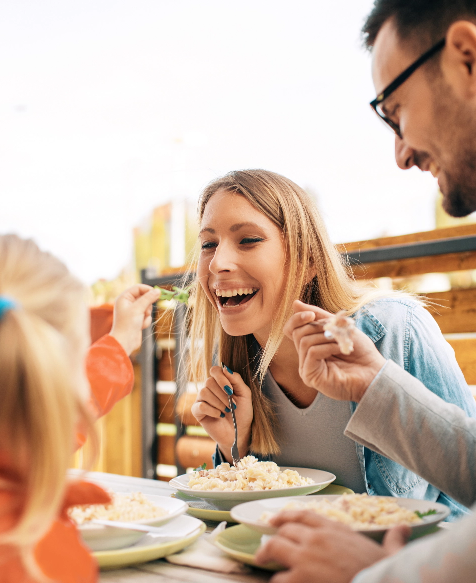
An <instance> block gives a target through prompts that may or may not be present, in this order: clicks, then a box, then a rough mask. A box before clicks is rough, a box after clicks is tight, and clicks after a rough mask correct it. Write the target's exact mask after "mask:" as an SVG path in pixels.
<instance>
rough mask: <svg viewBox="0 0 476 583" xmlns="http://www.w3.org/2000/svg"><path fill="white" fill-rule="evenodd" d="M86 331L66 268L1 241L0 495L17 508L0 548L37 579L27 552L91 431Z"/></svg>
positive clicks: (27, 244)
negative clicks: (78, 444) (78, 445)
mask: <svg viewBox="0 0 476 583" xmlns="http://www.w3.org/2000/svg"><path fill="white" fill-rule="evenodd" d="M87 326H88V319H87V309H86V303H85V291H84V288H83V286H82V285H81V284H80V283H79V282H78V281H77V280H76V279H75V278H74V277H73V276H72V275H71V274H70V273H69V272H68V270H67V269H66V267H65V266H64V265H63V264H62V263H61V262H60V261H58V260H57V259H55V258H54V257H52V256H51V255H49V254H47V253H44V252H42V251H40V250H39V249H38V247H37V246H36V245H35V244H34V243H33V242H32V241H25V240H22V239H20V238H18V237H16V236H14V235H6V236H0V491H2V492H4V493H6V494H7V495H10V494H11V499H12V500H14V501H17V502H16V503H17V505H18V507H13V508H11V509H10V510H13V511H16V515H17V519H15V520H14V523H13V524H12V526H11V528H10V529H9V530H8V531H5V532H3V533H1V534H0V545H5V544H11V545H12V546H13V547H14V548H16V549H17V550H18V551H19V552H20V554H21V556H22V557H23V559H24V561H25V564H26V566H27V567H29V569H30V571H31V572H32V574H33V575H36V576H37V578H41V577H39V573H38V572H37V571H36V572H35V568H34V562H33V560H32V557H33V556H32V552H31V551H32V549H33V547H34V545H35V543H36V542H37V541H38V540H39V539H41V538H42V536H43V535H44V534H45V533H46V532H47V531H48V530H49V528H50V526H51V524H52V523H53V521H54V519H55V517H56V516H57V515H58V512H59V510H60V507H61V504H62V502H63V499H64V494H65V486H66V477H67V476H66V474H67V470H68V467H69V466H70V464H71V461H72V454H73V451H74V448H75V435H76V428H77V427H78V424H79V425H81V427H82V428H87V429H90V428H91V426H92V423H91V420H90V417H89V416H88V413H87V406H86V403H87V399H88V396H89V389H88V386H87V380H86V376H85V371H84V357H85V355H86V350H87V347H88V345H89V336H88V329H87ZM17 490H18V491H17ZM0 569H1V567H0Z"/></svg>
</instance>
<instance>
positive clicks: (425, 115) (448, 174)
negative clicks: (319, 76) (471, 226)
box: [372, 21, 476, 217]
mask: <svg viewBox="0 0 476 583" xmlns="http://www.w3.org/2000/svg"><path fill="white" fill-rule="evenodd" d="M428 48H429V47H428ZM444 50H446V49H444ZM420 54H421V53H419V52H417V51H416V50H413V49H412V48H411V47H410V46H409V45H408V43H406V44H403V43H402V42H401V41H400V40H399V37H398V35H397V33H396V30H395V28H394V26H393V23H392V21H387V22H386V23H385V24H384V26H383V27H382V29H381V31H380V32H379V34H378V36H377V39H376V42H375V45H374V49H373V66H372V76H373V80H374V85H375V89H376V92H377V94H379V93H381V92H382V90H383V89H384V88H385V87H387V85H389V83H391V82H392V81H393V80H394V79H395V78H396V77H397V76H398V75H399V74H400V73H401V72H402V71H404V70H405V69H406V68H407V67H408V66H409V65H411V64H412V63H413V62H414V61H415V60H416V59H417V58H418V57H419V56H420ZM434 58H435V59H436V58H438V57H434ZM452 79H453V77H452ZM383 108H384V111H385V113H386V115H387V116H388V117H389V118H390V119H391V120H392V121H394V122H395V123H397V124H398V125H399V126H400V130H401V134H402V139H400V138H398V137H395V158H396V161H397V164H398V166H399V167H400V168H402V169H409V168H411V167H412V166H418V168H420V169H421V170H422V171H430V172H431V173H432V174H433V176H435V177H436V178H437V179H438V185H439V187H440V190H441V191H442V193H443V206H444V208H445V210H446V211H447V212H448V213H449V214H450V215H452V216H455V217H461V216H466V215H468V214H469V213H471V212H473V211H475V210H476V110H475V108H474V103H473V102H470V101H465V100H463V99H461V98H458V96H457V95H456V94H455V93H454V91H453V88H452V86H451V83H449V82H448V81H447V80H446V76H445V73H444V72H443V71H442V70H440V68H439V65H438V63H434V62H432V63H431V64H425V65H423V66H422V67H420V68H419V69H417V70H416V71H415V72H414V73H413V74H412V75H411V76H410V77H409V79H407V80H406V81H405V82H404V83H403V84H402V85H401V86H400V87H399V88H398V89H397V90H396V91H395V92H394V93H392V94H391V95H390V96H389V97H388V99H386V100H385V101H384V102H383Z"/></svg>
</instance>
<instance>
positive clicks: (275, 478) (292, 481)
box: [188, 455, 314, 492]
mask: <svg viewBox="0 0 476 583" xmlns="http://www.w3.org/2000/svg"><path fill="white" fill-rule="evenodd" d="M313 483H314V482H313V480H311V478H304V477H302V476H300V475H299V473H298V472H296V471H295V470H289V469H288V470H283V471H281V470H280V469H279V466H278V465H277V464H275V463H274V462H260V461H258V460H257V459H256V458H255V457H254V456H252V455H248V456H246V457H244V458H242V459H241V460H240V461H239V462H238V463H237V464H236V466H230V464H228V463H223V464H220V465H219V466H217V467H216V468H215V469H214V470H201V469H197V470H195V471H194V472H193V473H192V476H191V477H190V480H189V482H188V486H189V488H191V489H192V490H216V491H221V492H249V491H257V490H277V489H280V488H293V487H295V486H308V485H310V484H313Z"/></svg>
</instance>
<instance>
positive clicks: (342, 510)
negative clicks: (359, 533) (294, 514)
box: [260, 494, 423, 530]
mask: <svg viewBox="0 0 476 583" xmlns="http://www.w3.org/2000/svg"><path fill="white" fill-rule="evenodd" d="M284 510H306V511H311V512H315V513H316V514H319V515H320V516H324V517H325V518H329V519H330V520H336V521H338V522H341V523H344V524H346V525H347V526H349V527H350V528H352V529H353V530H372V529H377V528H378V529H380V528H387V527H390V526H396V525H400V524H406V525H408V526H412V525H415V524H421V523H422V522H423V521H422V519H421V518H420V517H419V516H418V515H417V514H416V513H415V512H413V511H412V510H408V509H407V508H403V507H402V506H399V505H398V504H397V503H396V502H394V501H393V500H389V499H388V498H382V497H379V496H368V495H367V494H344V495H342V496H341V497H340V498H337V499H335V500H332V501H331V500H328V499H327V498H322V499H320V500H306V501H303V502H300V501H292V502H289V503H288V504H286V505H285V506H283V507H282V508H280V509H279V511H280V512H282V511H284ZM276 514H278V513H277V512H263V514H262V515H261V516H260V521H261V522H264V523H266V524H269V520H270V519H271V518H272V517H273V516H275V515H276Z"/></svg>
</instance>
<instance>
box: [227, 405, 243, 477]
mask: <svg viewBox="0 0 476 583" xmlns="http://www.w3.org/2000/svg"><path fill="white" fill-rule="evenodd" d="M228 403H229V404H230V409H231V416H232V417H233V425H234V426H235V441H234V443H233V445H232V446H231V459H232V460H233V465H234V466H236V464H237V463H238V462H239V461H240V454H239V452H238V445H237V443H238V429H237V428H236V417H235V408H234V406H233V403H232V401H231V395H228Z"/></svg>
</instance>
